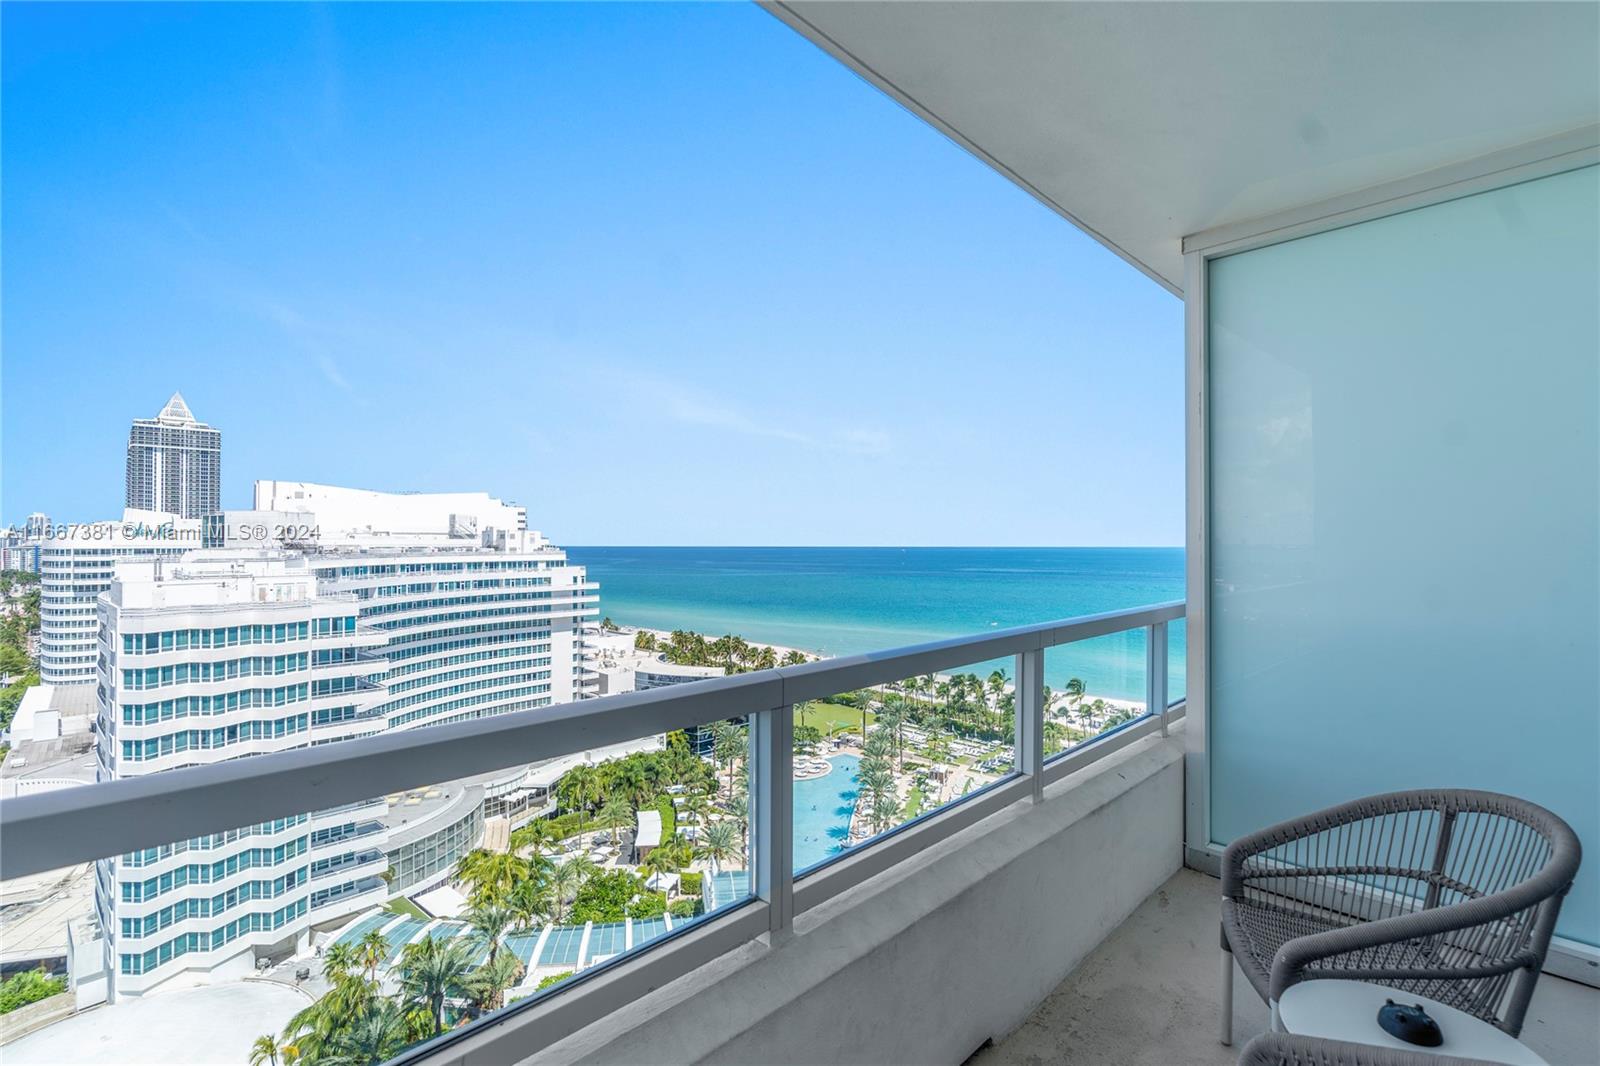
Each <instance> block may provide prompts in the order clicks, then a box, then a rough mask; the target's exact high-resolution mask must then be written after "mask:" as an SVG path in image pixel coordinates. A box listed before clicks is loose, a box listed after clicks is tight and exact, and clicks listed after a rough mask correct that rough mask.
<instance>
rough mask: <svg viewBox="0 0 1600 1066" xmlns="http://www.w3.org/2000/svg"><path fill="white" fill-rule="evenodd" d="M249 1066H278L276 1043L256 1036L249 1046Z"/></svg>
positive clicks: (267, 1038)
mask: <svg viewBox="0 0 1600 1066" xmlns="http://www.w3.org/2000/svg"><path fill="white" fill-rule="evenodd" d="M250 1066H278V1041H277V1040H275V1039H274V1038H272V1037H270V1036H258V1037H256V1039H255V1042H254V1043H252V1044H251V1045H250Z"/></svg>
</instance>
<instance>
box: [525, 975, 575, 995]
mask: <svg viewBox="0 0 1600 1066" xmlns="http://www.w3.org/2000/svg"><path fill="white" fill-rule="evenodd" d="M571 976H572V971H571V970H568V971H567V972H566V973H553V974H551V975H550V976H549V977H546V978H543V979H541V980H540V982H539V986H538V988H535V989H534V991H535V992H538V991H541V990H543V989H546V988H549V987H550V986H551V985H559V984H560V983H561V982H562V981H565V980H566V979H567V978H569V977H571Z"/></svg>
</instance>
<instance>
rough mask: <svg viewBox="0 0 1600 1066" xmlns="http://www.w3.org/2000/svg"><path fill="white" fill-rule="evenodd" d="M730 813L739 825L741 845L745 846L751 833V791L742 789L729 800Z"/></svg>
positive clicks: (741, 846)
mask: <svg viewBox="0 0 1600 1066" xmlns="http://www.w3.org/2000/svg"><path fill="white" fill-rule="evenodd" d="M728 814H729V815H730V816H732V818H733V821H734V822H736V823H737V824H738V826H739V846H740V848H743V847H744V845H745V842H746V839H747V838H748V836H749V834H750V793H749V791H747V790H740V791H738V792H735V793H734V794H733V798H732V799H730V800H729V801H728Z"/></svg>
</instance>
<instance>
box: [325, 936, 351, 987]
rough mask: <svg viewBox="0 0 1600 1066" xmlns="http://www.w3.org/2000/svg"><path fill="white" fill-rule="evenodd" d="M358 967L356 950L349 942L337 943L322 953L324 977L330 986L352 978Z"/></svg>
mask: <svg viewBox="0 0 1600 1066" xmlns="http://www.w3.org/2000/svg"><path fill="white" fill-rule="evenodd" d="M357 965H358V964H357V962H356V949H355V948H354V947H353V946H352V945H351V944H350V943H349V942H347V941H342V940H340V941H335V942H334V943H332V944H330V945H328V950H326V951H324V952H323V953H322V976H323V977H325V978H327V980H328V983H329V984H330V985H336V984H338V983H339V981H340V979H341V978H344V977H348V976H350V973H351V971H353V970H354V969H355V968H356V966H357Z"/></svg>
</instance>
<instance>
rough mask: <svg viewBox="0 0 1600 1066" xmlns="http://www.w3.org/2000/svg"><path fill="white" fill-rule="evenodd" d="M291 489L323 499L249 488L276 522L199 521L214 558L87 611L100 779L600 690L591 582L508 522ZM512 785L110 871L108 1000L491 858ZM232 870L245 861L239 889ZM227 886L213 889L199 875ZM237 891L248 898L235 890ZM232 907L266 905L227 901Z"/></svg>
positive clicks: (493, 783) (206, 844) (178, 851)
mask: <svg viewBox="0 0 1600 1066" xmlns="http://www.w3.org/2000/svg"><path fill="white" fill-rule="evenodd" d="M275 484H277V485H284V484H285V483H282V482H279V483H275ZM297 488H298V490H299V491H302V492H303V491H305V489H308V488H309V489H311V490H314V491H313V493H311V494H308V495H301V496H295V497H280V496H278V495H276V494H275V493H274V492H272V491H270V490H269V491H267V492H266V493H265V494H263V493H262V491H260V490H259V488H258V493H257V502H258V504H266V505H267V506H265V507H260V508H258V509H257V510H254V511H250V512H228V513H227V514H225V515H223V516H222V519H221V521H220V522H216V523H212V529H211V535H212V536H213V537H215V538H220V539H221V541H222V542H223V543H224V544H225V545H226V546H224V547H221V548H215V549H208V550H204V551H196V552H193V553H191V554H189V555H186V556H184V557H183V558H182V559H180V560H178V561H176V562H172V561H161V562H154V563H151V562H146V563H137V564H125V565H123V566H120V567H119V568H118V569H117V576H116V580H115V581H114V582H112V584H111V588H110V591H109V592H108V593H107V594H106V595H105V596H103V597H101V599H100V612H101V613H100V630H99V637H100V647H99V653H100V667H99V670H100V673H99V676H100V707H101V709H100V728H101V740H100V745H101V752H102V756H101V760H102V770H103V772H104V773H105V774H106V776H108V777H126V776H130V775H134V774H144V773H152V772H157V771H161V770H166V769H174V768H177V767H181V766H189V765H195V764H201V763H210V762H216V761H219V760H221V759H228V758H234V757H237V756H239V755H250V754H260V753H264V752H269V751H279V750H283V749H285V748H291V747H297V746H301V745H305V744H318V743H324V742H327V741H332V740H340V739H345V738H347V737H351V736H360V735H365V734H368V733H374V732H378V731H381V730H383V729H410V728H417V727H421V726H426V725H431V724H435V723H439V722H448V721H459V720H462V719H467V718H479V717H485V716H489V715H496V714H505V713H508V712H512V711H521V710H529V709H533V708H538V707H544V706H548V705H550V704H553V703H561V702H566V701H568V700H573V699H579V698H582V697H583V696H585V695H587V694H589V693H590V692H591V691H592V689H593V687H594V686H595V685H596V683H597V680H596V679H597V675H595V674H594V673H593V672H592V671H590V670H589V669H588V668H587V665H586V660H585V655H586V652H585V646H584V629H585V625H586V623H587V621H588V620H589V619H590V618H592V617H593V616H595V615H597V614H598V611H599V607H598V595H597V592H596V589H595V586H594V585H593V584H590V583H588V582H587V581H586V580H585V576H584V571H583V569H582V568H581V567H571V566H568V564H567V559H566V553H565V552H563V551H561V549H559V548H557V547H555V546H554V545H552V544H550V542H549V541H548V540H546V539H545V538H544V537H542V536H541V535H539V534H538V533H536V532H530V531H528V530H527V529H525V528H523V527H524V526H525V524H526V520H525V518H524V516H523V514H522V511H521V509H520V508H517V507H514V506H512V505H507V504H503V503H501V502H500V501H498V500H494V499H492V498H490V497H488V496H485V495H483V494H440V495H437V496H427V495H417V496H390V495H387V494H375V493H357V492H356V491H355V490H341V489H333V488H329V487H327V486H303V485H302V486H297ZM289 491H291V492H292V491H296V490H295V489H291V490H289ZM356 497H359V498H360V499H361V500H362V501H364V502H365V504H366V506H365V507H362V506H356V505H355V498H356ZM274 505H275V506H274ZM391 505H392V506H391ZM283 508H292V510H286V509H283ZM329 515H332V516H333V518H332V519H331V521H330V520H329V519H328V518H327V517H326V516H329ZM491 522H504V523H506V524H507V525H509V526H510V527H511V528H503V527H499V526H496V525H493V524H490V523H491ZM308 526H309V527H310V529H309V530H308V528H307V527H308ZM263 531H264V532H263ZM246 544H254V545H255V546H253V547H245V546H243V545H246ZM330 619H331V620H333V622H332V623H330V622H329V620H330ZM330 624H331V625H332V628H331V629H330V628H329V625H330ZM258 645H260V646H258ZM525 769H526V768H525V767H518V766H515V765H512V766H509V767H508V768H507V772H506V773H505V774H502V775H491V776H490V777H486V778H484V779H482V780H478V779H474V780H473V781H472V782H453V783H445V784H443V785H441V789H440V790H436V791H442V793H443V795H442V797H440V798H439V799H438V800H437V801H436V802H435V801H427V800H426V799H425V800H424V801H422V802H419V803H417V804H416V805H414V806H409V805H403V806H401V807H399V808H397V810H396V812H390V811H389V810H388V806H387V804H386V802H385V800H383V799H381V798H380V799H376V800H374V801H373V802H372V803H370V804H357V805H355V806H353V807H352V808H350V809H347V810H341V811H338V812H313V813H310V814H306V815H302V816H298V817H296V818H290V819H280V820H279V821H278V822H274V823H273V824H272V825H271V826H267V827H254V828H252V829H250V830H247V831H245V832H244V833H243V834H240V833H227V834H215V835H213V836H212V837H209V838H205V840H203V841H201V842H195V841H190V842H187V843H186V844H180V845H177V846H175V847H168V848H159V849H150V850H148V851H146V852H143V853H140V854H138V855H124V856H121V857H119V858H117V859H113V860H108V861H106V862H104V863H102V864H101V870H100V872H99V877H98V881H97V884H96V905H97V911H98V915H99V918H100V922H101V927H102V930H103V932H104V933H105V939H106V944H107V946H106V948H105V951H104V955H105V958H106V962H107V973H108V975H109V978H110V979H109V981H108V987H109V988H110V989H111V991H112V995H113V996H115V995H130V994H139V993H141V992H144V991H146V990H148V989H150V988H153V987H155V986H156V985H158V984H161V983H162V982H165V981H167V980H169V979H171V978H173V977H177V976H179V975H187V976H188V977H189V979H191V980H193V979H210V978H212V977H213V976H215V975H222V976H227V975H231V974H234V973H236V972H243V971H245V970H248V969H249V967H250V966H251V965H252V964H253V962H254V959H255V958H256V957H257V956H260V955H266V954H276V953H278V952H281V951H282V950H284V949H286V948H290V947H295V946H303V943H304V940H303V938H304V936H305V934H306V933H307V931H308V930H310V929H311V928H312V927H313V926H321V925H326V924H328V923H330V922H333V921H336V920H337V919H340V918H342V917H343V916H345V915H347V914H349V913H351V912H353V911H355V910H359V909H361V908H364V907H368V906H371V905H372V904H373V903H374V902H375V901H376V902H382V901H383V900H384V899H385V898H387V897H388V896H389V895H391V894H396V893H401V892H406V891H412V890H416V889H418V888H421V887H426V886H427V885H429V884H433V883H437V882H438V881H439V880H441V879H443V878H446V877H448V876H449V875H450V871H451V870H452V869H453V868H454V864H455V862H456V861H457V860H458V859H459V858H460V856H461V855H463V854H465V853H466V851H468V850H470V849H471V848H472V847H474V846H477V845H478V843H479V842H480V841H481V840H482V837H483V832H484V826H485V817H486V814H487V813H490V812H489V810H488V806H489V805H490V804H495V805H496V806H495V808H494V809H495V810H497V811H498V810H503V809H506V808H507V807H508V806H514V805H513V804H510V803H509V801H508V800H506V799H505V798H504V797H505V796H506V795H511V794H514V793H515V792H516V790H517V789H518V788H519V787H521V786H520V778H521V776H522V773H523V771H524V770H525ZM445 800H448V801H449V802H444V801H445ZM391 823H393V825H391ZM391 828H393V829H394V832H393V833H391V832H390V829H391ZM258 837H259V838H262V839H259V840H258V839H257V838H258ZM391 840H392V844H393V846H392V847H390V843H391ZM263 848H264V849H266V850H265V851H262V850H261V849H263ZM197 851H198V852H203V853H204V855H203V857H202V858H201V859H200V860H198V861H197V860H196V858H195V855H194V853H195V852H197ZM235 852H237V853H239V854H240V855H244V854H245V853H246V852H249V855H250V858H248V859H241V860H240V861H239V863H238V864H237V869H238V871H240V872H239V873H235V872H233V859H232V858H231V857H230V856H231V855H232V854H233V853H235ZM246 862H249V863H252V864H256V865H260V864H263V863H265V864H267V865H270V866H271V867H272V869H271V870H270V873H271V876H270V877H267V876H266V874H265V873H263V874H258V875H257V876H256V877H255V878H254V879H253V880H252V879H251V878H250V877H248V876H247V875H245V874H243V873H242V871H243V870H245V869H247V866H246V865H245V863H246ZM385 870H392V871H393V874H392V876H393V878H394V880H393V883H385V882H384V881H383V880H382V878H381V877H380V875H382V874H383V873H384V872H385ZM180 871H181V872H180ZM218 871H226V872H225V873H223V874H222V875H221V876H222V881H221V882H218V881H216V880H214V879H212V880H208V879H207V878H214V877H215V876H217V874H218ZM245 882H248V883H249V887H248V888H242V889H241V891H245V892H249V893H255V894H254V895H250V896H248V897H245V896H237V895H234V894H233V893H232V889H233V888H234V887H236V883H237V884H238V885H243V884H244V883H245ZM219 884H221V886H222V887H221V888H219V887H218V886H219ZM152 885H153V886H154V888H153V889H152V888H151V887H150V886H152ZM151 891H153V892H154V893H155V894H154V896H151V895H149V894H148V893H150V892H151ZM262 893H270V894H268V895H263V894H262ZM246 898H248V899H250V900H252V901H257V900H259V901H261V902H260V903H256V904H253V905H252V906H249V907H244V906H241V903H242V901H243V900H244V899H246ZM269 900H270V901H271V904H272V905H271V906H268V905H266V901H269ZM180 923H186V924H180Z"/></svg>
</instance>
